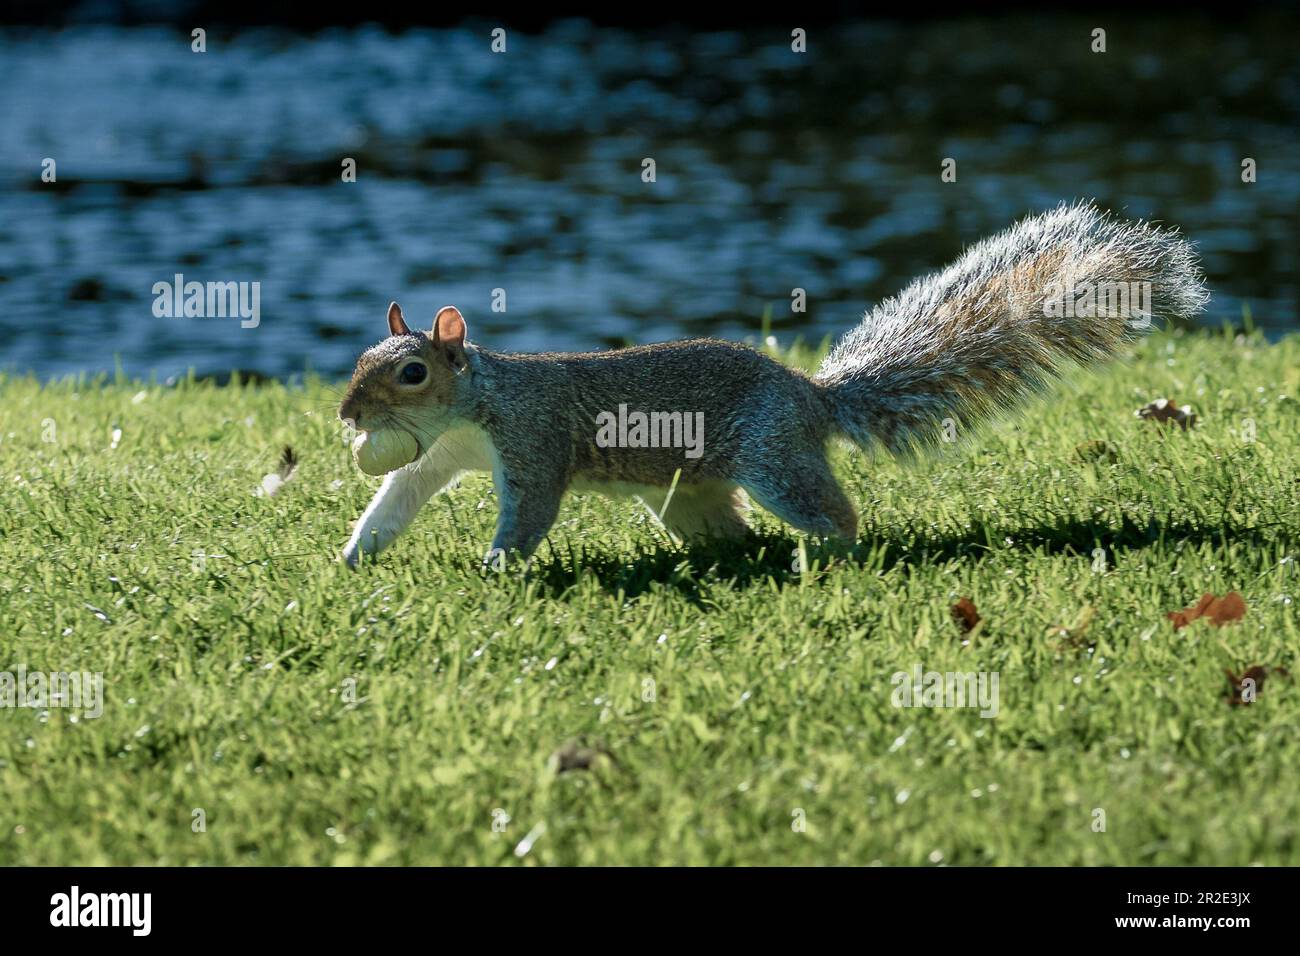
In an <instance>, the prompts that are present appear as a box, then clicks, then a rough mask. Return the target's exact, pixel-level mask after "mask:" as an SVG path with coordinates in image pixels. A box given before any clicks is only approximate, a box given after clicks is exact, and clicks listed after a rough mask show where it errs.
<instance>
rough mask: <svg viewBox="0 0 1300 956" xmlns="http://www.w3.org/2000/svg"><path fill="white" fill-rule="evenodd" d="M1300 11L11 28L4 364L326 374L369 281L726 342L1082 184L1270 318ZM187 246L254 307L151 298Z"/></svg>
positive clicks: (1275, 327) (362, 305) (1279, 325)
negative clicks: (802, 35) (1161, 17)
mask: <svg viewBox="0 0 1300 956" xmlns="http://www.w3.org/2000/svg"><path fill="white" fill-rule="evenodd" d="M1296 27H1297V23H1296V22H1294V21H1266V20H1259V21H1254V22H1247V23H1243V24H1241V25H1240V26H1239V27H1238V28H1236V29H1233V30H1228V29H1225V28H1224V27H1223V25H1222V24H1220V23H1214V22H1209V21H1205V22H1202V21H1198V20H1196V19H1195V18H1187V19H1186V20H1185V21H1182V22H1180V23H1179V30H1178V32H1177V33H1176V34H1174V35H1171V31H1170V30H1169V22H1168V21H1166V22H1164V23H1143V22H1142V21H1130V22H1123V21H1121V22H1116V23H1115V24H1114V25H1112V26H1111V28H1110V29H1109V36H1108V50H1109V51H1108V52H1107V53H1105V54H1094V53H1092V52H1091V51H1090V49H1089V43H1090V37H1089V34H1090V31H1091V25H1090V24H1089V23H1085V22H1082V21H1070V20H1052V21H1048V20H1038V19H1030V18H1025V19H1001V20H996V21H989V22H987V23H946V24H945V23H929V24H925V23H922V24H913V25H906V26H892V25H881V26H877V25H861V26H855V27H841V28H834V29H832V28H823V29H822V30H821V31H816V30H814V31H813V32H812V34H811V35H810V38H809V50H808V52H807V53H806V54H803V55H799V54H795V53H792V52H791V50H790V47H789V41H788V37H787V36H786V35H785V34H783V33H782V32H781V31H774V30H763V31H759V30H754V31H747V32H743V33H742V32H736V33H707V34H703V33H692V32H689V31H685V30H682V31H655V32H646V33H634V32H626V31H621V30H615V29H604V28H596V27H592V26H590V25H587V24H584V23H580V22H568V23H561V24H558V25H556V26H554V27H552V28H550V29H548V30H547V31H546V32H544V33H542V34H535V35H524V34H514V35H511V36H510V38H509V45H508V51H507V52H506V53H505V54H493V53H491V52H490V50H489V38H488V27H486V26H485V27H481V28H473V27H465V28H461V29H455V30H448V31H428V32H406V33H401V34H389V33H386V32H383V31H381V30H378V29H361V30H348V31H337V32H326V33H322V34H314V35H310V36H304V35H294V34H288V33H277V32H239V33H231V34H227V35H216V34H211V35H209V39H208V52H206V53H204V54H195V53H192V52H191V51H190V48H189V36H188V34H186V33H178V32H175V31H168V30H162V29H121V28H84V29H74V30H66V31H60V32H19V31H11V32H7V33H0V63H2V64H3V68H4V73H5V82H4V83H3V84H0V118H2V119H3V129H4V136H3V137H0V342H2V343H3V344H0V367H4V368H11V369H17V370H19V371H26V370H29V369H30V370H34V371H35V372H37V373H38V374H40V375H42V376H49V375H60V374H64V373H68V372H72V371H80V370H97V369H108V370H111V369H112V368H113V367H114V364H115V362H120V364H121V365H122V366H123V367H124V368H125V369H126V371H127V372H128V373H131V374H138V375H149V374H151V373H152V374H157V375H158V376H160V377H165V376H170V375H175V374H180V373H183V372H184V371H185V369H187V368H191V367H192V368H194V369H196V370H197V371H199V372H200V373H204V372H219V371H221V370H226V369H230V368H234V367H238V368H242V369H253V370H256V371H259V372H263V373H268V374H277V375H283V374H293V373H296V372H301V371H302V370H303V369H305V368H314V369H317V370H320V371H323V372H327V373H330V374H336V373H341V372H344V371H346V370H347V369H348V368H350V366H351V362H352V359H353V358H354V356H355V354H356V352H357V351H358V349H360V348H361V347H363V346H365V345H367V344H369V343H370V342H371V341H373V340H375V339H377V338H379V337H380V335H381V333H382V330H383V315H384V310H385V307H386V306H387V303H388V301H389V300H390V299H393V298H396V299H398V300H399V301H401V302H402V304H403V306H404V308H405V309H406V313H407V316H408V318H412V319H413V318H415V317H417V316H418V317H420V318H421V319H422V320H427V319H428V318H429V317H431V316H432V315H433V312H434V311H435V310H436V308H437V307H439V306H441V305H444V304H446V303H454V304H456V305H458V306H460V308H461V309H462V310H463V311H464V313H465V315H466V317H467V318H468V319H469V322H470V328H471V334H472V335H473V337H475V338H476V339H478V340H479V341H480V342H483V343H484V344H487V345H489V346H492V347H497V348H504V349H515V350H534V349H545V348H560V349H572V348H587V347H603V346H609V345H616V344H620V343H622V342H625V341H637V342H645V341H653V340H660V339H666V338H673V337H680V336H686V335H702V334H712V335H721V336H725V337H734V338H743V337H745V336H753V335H756V334H757V333H758V331H759V328H760V323H761V318H762V315H763V313H764V310H765V309H768V308H770V310H771V322H772V327H773V329H774V331H775V332H776V334H777V335H778V336H779V337H780V338H782V339H785V340H788V339H790V338H792V337H793V336H794V335H795V334H802V335H804V336H806V337H808V338H813V339H819V338H820V337H821V336H823V335H825V334H827V333H833V332H838V331H841V330H843V329H845V328H847V327H848V326H849V325H851V324H852V323H853V322H855V321H856V319H857V317H858V314H859V313H860V312H861V310H862V309H863V308H865V307H866V306H868V305H870V304H871V303H873V302H875V301H877V300H879V299H881V298H883V297H885V296H887V295H890V294H892V293H893V292H895V291H897V289H898V288H899V287H900V286H901V285H902V284H903V283H905V282H906V281H907V280H908V279H909V278H911V277H912V276H913V275H915V274H917V273H919V272H923V271H926V270H929V269H932V268H935V267H937V266H940V265H942V264H944V263H945V262H946V261H948V260H950V259H951V258H952V257H953V256H954V255H956V254H957V253H959V252H960V250H961V249H962V247H963V246H964V245H967V244H969V243H971V242H973V241H975V240H977V239H978V238H979V237H980V236H982V235H984V234H986V233H988V232H990V231H994V230H997V229H999V228H1002V227H1004V226H1005V225H1007V224H1008V223H1009V222H1011V221H1012V220H1013V219H1015V218H1016V217H1018V216H1020V215H1023V214H1024V213H1026V212H1030V211H1036V210H1040V209H1043V208H1046V207H1048V206H1051V205H1054V204H1056V203H1057V202H1059V201H1061V200H1070V199H1074V198H1077V197H1096V198H1097V199H1098V200H1099V201H1100V202H1101V203H1102V204H1103V205H1106V206H1109V207H1112V208H1115V209H1117V210H1123V211H1124V212H1126V213H1127V214H1128V215H1130V216H1134V217H1144V218H1155V219H1159V220H1164V221H1167V222H1170V223H1175V224H1177V225H1179V226H1181V227H1182V228H1183V230H1184V231H1185V232H1186V233H1187V234H1188V235H1189V236H1190V237H1191V238H1192V239H1194V240H1195V241H1196V242H1197V243H1198V244H1199V246H1200V248H1201V250H1202V253H1203V256H1204V260H1205V265H1206V268H1207V272H1208V273H1209V276H1210V285H1211V289H1212V291H1213V293H1214V299H1213V301H1212V303H1211V307H1210V311H1209V313H1208V314H1207V321H1208V322H1210V323H1212V324H1215V325H1217V324H1220V323H1222V322H1223V321H1225V320H1228V321H1232V322H1235V323H1240V321H1241V316H1242V307H1243V303H1245V304H1248V305H1249V308H1250V311H1251V314H1252V316H1253V319H1254V321H1255V322H1256V323H1257V324H1259V325H1263V326H1265V327H1266V328H1267V329H1269V330H1272V331H1281V330H1286V329H1294V328H1296V326H1297V320H1298V316H1300V283H1298V280H1297V271H1298V266H1297V249H1298V248H1300V220H1298V219H1297V205H1298V203H1297V200H1298V199H1300V150H1298V149H1297V145H1298V141H1297V140H1298V137H1297V129H1298V128H1300V115H1298V114H1300V68H1298V67H1297V65H1296V60H1295V56H1294V37H1295V36H1296V34H1297V29H1296ZM47 157H48V158H53V159H54V160H55V161H56V163H57V181H56V182H55V183H42V182H41V181H40V174H41V163H42V160H43V159H45V158H47ZM344 157H352V158H355V160H356V162H357V168H358V178H357V182H355V183H344V182H342V181H341V177H340V164H341V161H342V159H343V158H344ZM945 157H953V158H955V159H956V160H957V172H958V175H957V181H956V182H954V183H944V182H942V181H941V179H940V175H939V174H940V164H941V162H942V160H943V159H944V158H945ZM1243 157H1251V158H1254V159H1255V160H1256V162H1257V164H1258V170H1259V173H1258V181H1257V182H1256V183H1253V184H1244V183H1242V182H1241V175H1240V171H1241V170H1240V164H1241V161H1242V158H1243ZM646 158H652V159H653V160H654V161H655V165H656V173H657V181H656V182H654V183H646V182H643V181H642V175H641V173H642V165H643V160H644V159H646ZM176 273H181V274H183V275H184V276H185V278H186V280H198V281H223V282H224V281H235V282H239V281H247V282H254V281H255V282H259V283H260V291H261V299H260V308H261V315H260V324H259V325H258V326H257V327H256V328H241V327H240V323H239V321H238V320H237V319H230V318H210V319H202V318H188V319H185V318H157V317H155V316H154V314H153V301H154V297H153V293H152V289H153V286H154V284H155V283H157V282H160V281H170V280H171V279H172V277H173V276H174V275H175V274H176ZM796 287H797V288H802V289H805V290H806V291H807V301H808V306H807V311H806V312H804V313H795V312H792V310H791V290H792V289H794V288H796ZM494 290H504V299H505V311H494V310H493V303H494ZM495 301H496V302H497V305H498V306H499V305H500V296H499V294H498V295H497V298H496V299H495Z"/></svg>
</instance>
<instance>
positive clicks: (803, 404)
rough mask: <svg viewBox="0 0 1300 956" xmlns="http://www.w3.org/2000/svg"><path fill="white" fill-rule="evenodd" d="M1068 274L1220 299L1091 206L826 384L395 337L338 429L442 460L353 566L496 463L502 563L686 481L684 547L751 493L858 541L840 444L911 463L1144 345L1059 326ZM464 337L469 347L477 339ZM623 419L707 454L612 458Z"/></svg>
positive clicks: (768, 367)
mask: <svg viewBox="0 0 1300 956" xmlns="http://www.w3.org/2000/svg"><path fill="white" fill-rule="evenodd" d="M1070 278H1073V280H1074V281H1075V282H1076V284H1077V283H1084V282H1150V283H1151V290H1152V306H1153V312H1154V313H1155V314H1156V315H1157V316H1188V315H1191V314H1193V313H1195V312H1196V311H1197V310H1198V309H1200V308H1201V306H1202V305H1203V304H1204V303H1205V301H1206V299H1207V295H1206V293H1205V290H1204V287H1203V285H1202V280H1201V277H1200V274H1199V271H1198V269H1197V265H1196V259H1195V255H1194V253H1193V251H1192V249H1191V247H1190V246H1189V245H1188V244H1187V243H1186V242H1184V241H1183V240H1182V239H1180V238H1178V236H1177V234H1176V233H1174V232H1171V231H1161V230H1159V229H1156V228H1154V227H1152V226H1150V225H1148V224H1144V223H1124V222H1118V221H1115V220H1112V219H1110V218H1109V217H1108V216H1106V215H1103V214H1102V213H1100V212H1099V211H1098V210H1097V209H1096V208H1095V207H1094V206H1092V205H1091V204H1077V205H1073V206H1062V207H1060V208H1058V209H1056V210H1054V211H1052V212H1049V213H1046V214H1043V215H1040V216H1037V217H1033V218H1030V219H1026V220H1024V221H1022V222H1020V223H1019V224H1017V225H1016V226H1013V227H1012V228H1011V229H1009V230H1007V231H1006V232H1003V233H1001V234H999V235H997V236H994V237H992V238H990V239H987V240H985V241H983V242H981V243H979V244H978V245H976V246H974V247H972V248H971V249H970V250H968V251H967V252H966V253H965V255H963V256H962V257H961V258H960V259H959V260H958V261H957V262H956V263H955V264H954V265H952V266H950V267H949V268H947V269H945V270H943V271H942V272H940V273H937V274H936V275H933V276H930V277H928V278H924V279H920V280H918V281H916V282H913V283H912V284H911V285H909V286H908V287H907V288H906V289H904V290H903V292H902V293H900V294H899V296H898V297H896V298H894V299H890V300H888V301H886V302H884V303H882V304H881V305H880V306H878V307H877V308H876V309H875V310H874V311H872V312H871V313H870V314H869V315H868V316H867V317H866V319H865V320H864V322H863V324H862V325H861V326H860V327H858V328H856V329H854V330H853V331H852V332H850V333H848V334H847V335H846V336H844V338H843V339H842V340H841V341H840V342H839V344H838V345H836V347H835V349H834V350H833V351H832V352H831V354H830V355H829V356H828V357H827V359H826V361H825V362H824V363H823V365H822V367H821V370H820V371H819V372H818V373H817V375H816V376H814V377H812V378H810V377H808V376H806V375H804V374H802V373H801V372H799V371H797V370H795V369H791V368H788V367H787V366H784V365H782V364H780V363H779V362H776V361H774V360H773V359H771V358H769V357H768V356H766V355H763V354H762V353H760V352H757V351H755V350H753V349H750V348H747V347H745V346H743V345H737V344H734V343H730V342H720V341H713V340H707V339H698V340H689V341H683V342H669V343H663V344H659V345H646V346H638V347H636V348H629V349H622V350H617V351H611V352H594V353H544V354H538V355H505V354H501V353H496V352H491V351H488V350H487V349H483V348H479V347H477V346H475V345H473V344H470V343H469V342H468V341H463V339H462V338H460V337H454V338H447V337H446V336H445V334H444V333H440V332H439V329H438V326H437V325H436V326H435V329H434V330H433V331H431V332H408V333H407V334H400V335H395V336H392V337H390V338H389V339H387V340H386V341H385V342H383V343H381V344H380V345H378V346H376V347H375V348H374V349H371V350H369V351H368V352H366V353H365V354H364V355H363V356H362V357H361V359H360V360H359V361H358V363H357V369H356V372H355V373H354V375H353V380H352V383H351V385H350V387H349V389H348V393H347V395H346V396H345V398H344V401H343V403H342V405H341V406H340V410H339V414H340V417H342V418H344V419H351V420H355V421H356V423H357V424H358V426H359V427H362V428H370V429H373V428H381V427H399V428H404V429H407V430H408V431H410V432H411V433H412V434H414V435H415V436H416V438H417V439H418V441H419V445H420V448H421V449H422V451H424V452H427V455H426V457H424V458H422V459H420V460H418V461H417V462H416V463H414V464H412V465H408V466H406V467H405V468H403V469H400V470H399V471H397V472H393V473H392V474H390V475H389V476H388V478H387V479H386V480H385V484H384V487H383V488H382V489H381V491H380V493H379V495H377V496H376V498H375V501H374V502H372V504H371V506H370V507H369V508H368V509H367V511H366V514H365V515H363V516H362V521H361V522H360V523H359V525H358V528H357V530H356V531H355V532H354V535H353V538H352V540H351V541H349V543H348V547H347V548H346V549H345V550H344V557H345V559H347V560H348V561H349V563H355V561H356V560H357V558H358V557H359V554H360V553H361V552H362V551H377V550H379V549H380V548H382V547H383V546H385V545H386V544H388V543H389V542H390V541H391V540H392V539H393V538H395V537H396V536H397V534H399V533H400V531H401V529H402V528H404V527H405V526H406V525H407V524H408V523H409V521H410V519H411V517H412V516H413V514H414V509H415V508H418V507H419V504H420V503H421V502H422V501H423V500H424V499H425V498H427V497H428V496H429V495H430V494H432V493H434V492H436V491H437V490H438V488H439V487H441V486H443V485H445V484H446V483H447V482H449V481H453V480H454V478H455V476H456V475H457V474H458V473H459V472H460V471H461V470H465V469H489V468H490V470H491V471H492V473H493V478H494V481H495V482H496V486H497V494H498V501H499V503H500V513H499V515H498V521H497V531H496V535H495V537H494V539H493V542H492V548H493V551H492V552H489V557H491V556H492V554H493V553H494V552H496V551H498V549H499V551H500V552H503V553H511V552H518V553H519V554H520V555H523V556H528V555H530V554H532V552H533V551H534V549H536V547H537V546H538V544H539V543H540V542H541V541H542V540H543V539H544V538H545V536H546V534H547V532H548V531H549V529H550V527H551V524H552V523H553V522H554V520H555V516H556V513H557V512H558V509H559V505H560V499H561V497H562V496H563V494H564V493H565V491H566V490H567V489H569V488H570V487H571V486H573V485H575V484H577V485H578V486H579V487H588V488H595V489H598V490H607V491H610V492H612V493H616V494H618V493H623V494H627V493H632V494H636V495H637V496H638V497H640V498H642V500H643V501H645V502H646V503H647V504H648V505H649V506H651V508H652V509H653V510H655V511H656V513H658V512H659V511H661V510H662V503H663V501H664V499H665V497H666V489H667V488H668V487H669V486H670V485H671V483H672V482H673V479H674V476H675V475H676V473H677V472H678V470H679V469H680V472H681V474H680V479H679V485H678V488H677V491H676V492H675V493H674V495H673V496H672V498H671V501H670V502H669V505H668V509H667V512H666V513H664V515H663V518H664V522H665V524H666V525H667V526H668V527H669V529H670V530H672V531H674V532H675V533H677V534H679V535H680V536H682V537H690V536H708V535H722V536H733V537H734V536H740V535H744V534H746V533H747V530H748V526H747V524H746V522H745V517H744V512H745V498H744V494H743V493H742V491H741V489H744V491H747V492H748V493H749V496H750V497H752V498H753V499H754V500H756V501H757V502H758V503H759V504H761V505H762V506H763V507H765V508H767V509H768V510H769V511H771V512H773V513H774V514H776V515H777V516H778V517H779V518H781V519H783V520H784V521H786V522H788V523H790V524H792V525H794V526H795V527H797V528H800V529H802V530H804V531H808V532H810V533H814V534H819V535H831V536H835V537H838V538H841V539H844V540H849V541H851V540H853V539H854V538H855V537H856V534H857V513H856V510H855V508H854V507H853V505H852V503H851V502H850V501H849V500H848V498H847V497H846V496H845V494H844V492H843V491H842V489H841V488H840V486H839V484H838V482H837V481H836V480H835V477H834V475H833V474H832V473H831V470H830V468H829V465H828V464H827V460H826V448H827V445H828V443H829V441H830V440H831V439H832V438H833V437H835V436H836V435H845V436H847V437H849V438H850V439H852V440H853V441H855V442H856V443H858V444H859V445H861V446H863V447H864V448H870V447H873V446H875V445H876V444H880V445H883V446H884V447H886V448H888V449H890V450H892V451H895V452H904V451H908V450H910V449H913V448H917V447H921V446H924V445H926V444H930V443H932V442H934V441H936V440H937V439H938V438H939V436H940V435H941V434H942V422H943V419H944V418H948V417H951V418H953V419H954V420H955V421H957V422H961V423H967V424H969V423H973V422H975V421H977V420H978V419H980V418H982V417H984V416H986V415H988V414H989V413H991V412H993V411H995V410H996V409H997V408H999V407H1001V406H1005V405H1008V404H1010V403H1012V402H1013V401H1014V400H1015V399H1017V398H1019V397H1021V396H1023V395H1024V394H1026V393H1027V392H1029V391H1031V390H1033V389H1034V388H1036V387H1039V386H1041V385H1043V384H1045V383H1046V382H1047V381H1048V380H1049V379H1050V378H1051V377H1052V376H1054V375H1055V374H1057V373H1058V372H1059V371H1060V369H1061V368H1062V366H1063V364H1064V363H1066V362H1068V361H1079V362H1090V361H1095V360H1098V359H1101V358H1104V357H1106V356H1109V355H1111V354H1113V353H1114V352H1115V351H1116V349H1117V348H1118V347H1119V346H1120V344H1121V343H1122V342H1123V341H1124V340H1125V338H1126V337H1127V336H1128V334H1129V329H1128V326H1127V325H1126V321H1125V319H1124V318H1123V317H1111V318H1086V319H1085V318H1063V317H1052V316H1049V315H1046V314H1044V308H1043V298H1044V294H1045V292H1044V290H1045V289H1046V288H1047V286H1048V285H1050V284H1051V283H1053V282H1063V281H1065V280H1067V279H1070ZM393 308H394V309H396V308H397V307H396V306H394V307H393ZM448 311H450V312H452V313H455V310H446V309H444V310H443V312H440V313H439V316H440V319H441V317H442V315H443V313H444V312H448ZM396 314H397V315H398V316H400V309H397V313H396ZM455 318H456V319H457V320H459V318H460V316H459V313H455ZM450 327H451V328H454V329H455V330H456V332H457V334H458V335H460V336H463V330H464V329H463V325H459V324H457V325H453V326H450ZM399 328H405V326H404V325H399ZM440 334H444V337H443V338H442V339H440V337H439V336H440ZM413 356H419V357H420V358H422V359H424V360H425V361H426V362H427V363H428V364H429V367H430V376H429V380H428V381H427V382H426V383H424V384H423V385H420V386H418V387H410V386H404V385H399V384H398V383H397V381H396V378H395V376H396V374H397V372H398V371H399V370H400V369H401V366H402V364H404V363H406V362H409V361H410V359H411V358H412V357H413ZM620 404H625V405H627V406H629V408H630V409H633V410H639V411H643V412H645V413H647V414H649V413H652V412H683V413H688V414H689V413H697V412H702V413H703V416H704V419H703V421H704V435H705V441H704V445H703V454H702V455H700V456H699V457H696V458H691V457H685V456H684V455H683V454H682V449H680V448H631V447H602V445H601V443H600V442H599V441H598V440H597V432H598V426H597V420H598V416H599V415H600V414H601V413H602V412H611V413H612V412H613V411H614V410H616V409H618V407H619V406H620ZM467 436H468V437H467ZM474 436H481V437H482V445H483V448H482V450H481V451H479V450H478V446H477V445H475V440H476V439H475V438H474ZM436 455H442V456H444V457H445V456H447V455H455V456H461V457H463V459H464V460H463V461H462V460H460V459H457V460H456V461H446V460H441V459H440V460H438V461H436V462H434V461H432V460H431V458H432V456H436ZM392 502H396V504H392ZM390 505H391V506H390Z"/></svg>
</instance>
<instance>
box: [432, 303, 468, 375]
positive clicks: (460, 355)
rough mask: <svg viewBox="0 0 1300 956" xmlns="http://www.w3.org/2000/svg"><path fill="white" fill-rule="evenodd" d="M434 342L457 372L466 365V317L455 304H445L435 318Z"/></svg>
mask: <svg viewBox="0 0 1300 956" xmlns="http://www.w3.org/2000/svg"><path fill="white" fill-rule="evenodd" d="M433 343H434V345H436V346H437V347H438V351H440V352H441V353H442V354H443V355H444V356H446V359H447V364H448V365H450V366H451V367H452V368H454V369H455V370H456V371H457V372H459V371H461V370H462V369H463V368H464V367H465V317H464V316H463V315H461V314H460V309H458V308H456V307H455V306H454V305H444V306H443V307H442V308H441V309H439V310H438V314H437V315H436V316H434V318H433Z"/></svg>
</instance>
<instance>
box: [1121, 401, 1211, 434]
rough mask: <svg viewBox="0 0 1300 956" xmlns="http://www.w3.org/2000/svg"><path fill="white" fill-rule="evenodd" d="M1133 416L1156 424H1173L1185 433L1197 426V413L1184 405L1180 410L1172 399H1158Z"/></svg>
mask: <svg viewBox="0 0 1300 956" xmlns="http://www.w3.org/2000/svg"><path fill="white" fill-rule="evenodd" d="M1133 414H1134V415H1136V416H1137V417H1138V418H1146V419H1150V420H1151V421H1155V422H1173V423H1174V424H1176V425H1177V426H1178V427H1179V428H1181V429H1182V430H1183V431H1186V430H1187V429H1189V428H1191V427H1192V426H1193V425H1195V424H1196V413H1195V412H1193V411H1192V406H1190V405H1183V406H1182V407H1181V408H1180V407H1179V405H1178V403H1177V402H1175V401H1174V400H1173V399H1172V398H1157V399H1156V400H1155V401H1154V402H1151V403H1149V404H1147V405H1143V406H1142V407H1141V408H1139V409H1138V410H1137V411H1136V412H1134V413H1133Z"/></svg>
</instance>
